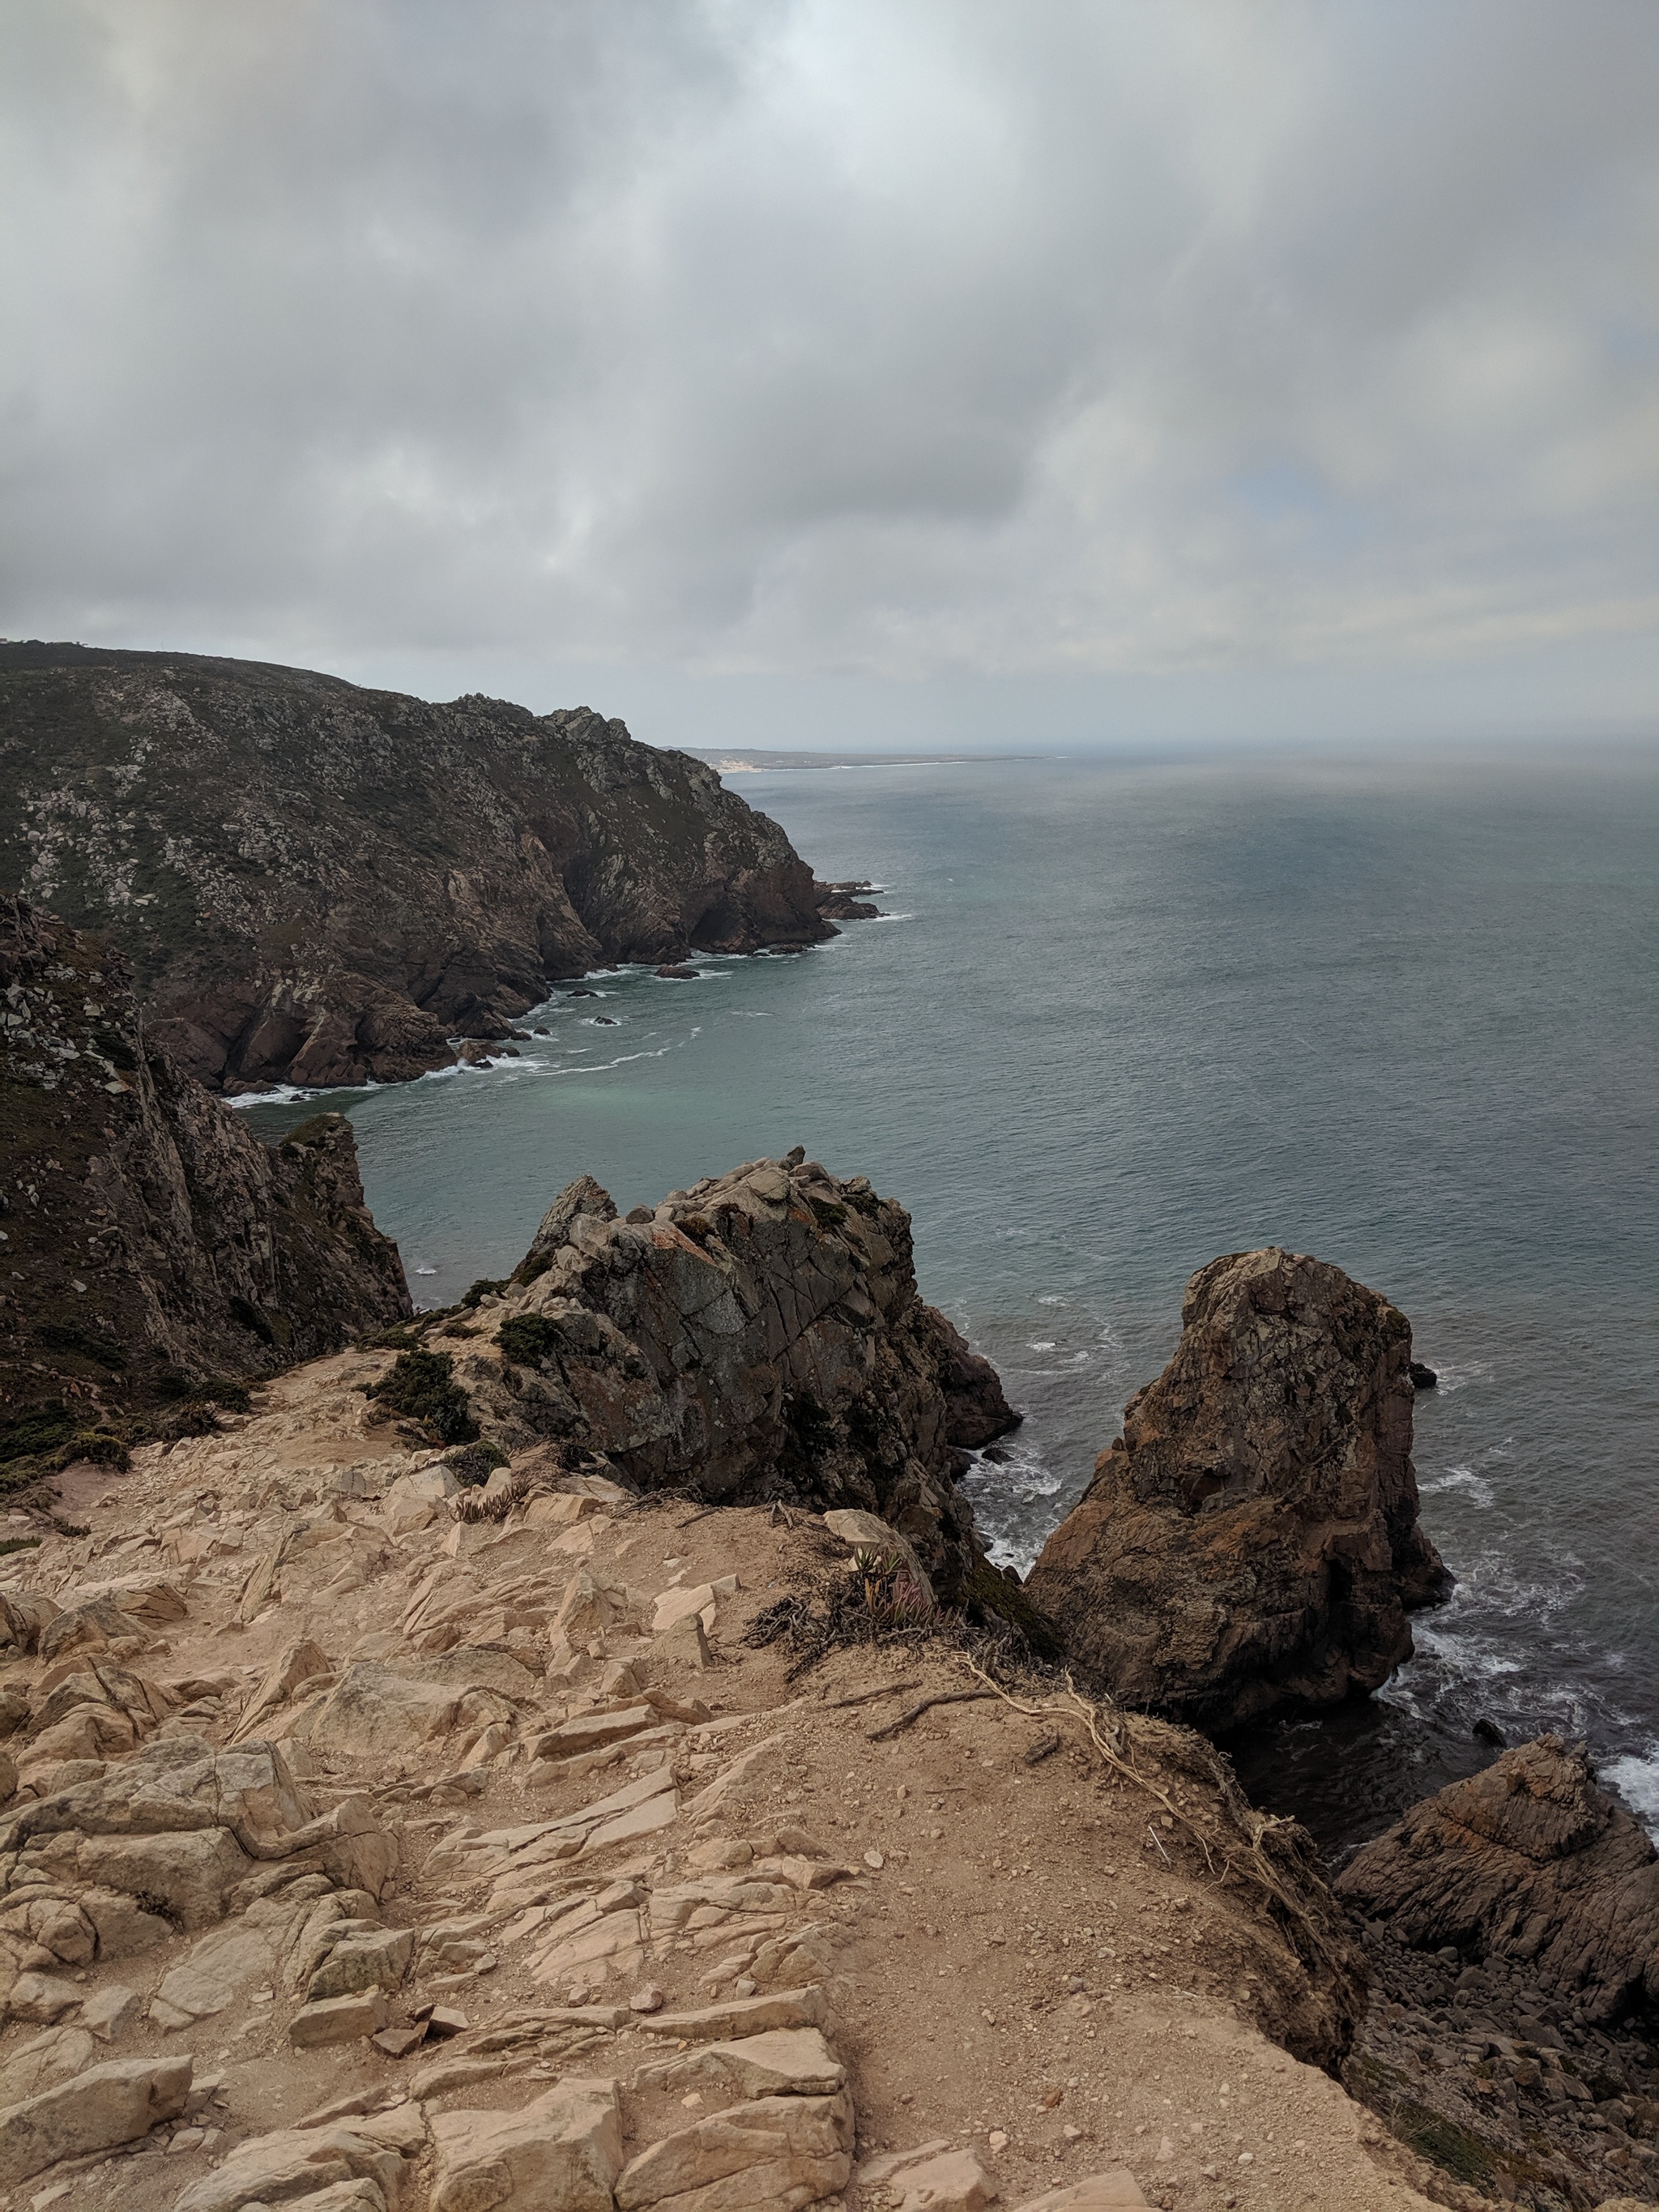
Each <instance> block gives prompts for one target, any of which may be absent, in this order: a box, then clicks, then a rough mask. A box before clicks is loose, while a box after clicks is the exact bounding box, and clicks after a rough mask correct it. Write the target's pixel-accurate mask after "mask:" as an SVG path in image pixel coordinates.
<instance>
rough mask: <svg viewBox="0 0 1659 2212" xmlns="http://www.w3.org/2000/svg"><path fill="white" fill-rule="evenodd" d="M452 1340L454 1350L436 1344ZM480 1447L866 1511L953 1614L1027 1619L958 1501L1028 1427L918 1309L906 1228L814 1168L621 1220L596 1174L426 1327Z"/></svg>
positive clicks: (861, 1187) (775, 1171) (975, 1362)
mask: <svg viewBox="0 0 1659 2212" xmlns="http://www.w3.org/2000/svg"><path fill="white" fill-rule="evenodd" d="M446 1329H447V1332H448V1334H447V1335H446V1334H442V1332H443V1331H444V1330H446ZM454 1339H459V1340H460V1341H459V1343H455V1344H454V1346H453V1351H451V1352H449V1353H448V1355H447V1356H449V1357H450V1358H451V1359H452V1361H453V1377H454V1381H455V1383H456V1385H457V1386H458V1387H459V1388H461V1389H465V1392H466V1393H467V1395H468V1399H469V1402H470V1405H471V1410H472V1417H473V1418H474V1419H477V1421H478V1422H479V1423H481V1425H483V1430H484V1431H485V1433H486V1435H487V1436H488V1437H492V1438H494V1439H495V1440H496V1441H497V1442H499V1443H501V1445H502V1446H503V1447H505V1448H507V1449H512V1450H517V1449H521V1448H523V1447H525V1446H528V1445H530V1444H532V1443H556V1444H559V1445H561V1446H563V1447H568V1448H569V1449H573V1450H574V1451H577V1452H590V1453H599V1454H603V1455H605V1463H606V1470H607V1472H609V1473H611V1474H614V1475H616V1476H617V1478H618V1479H619V1480H623V1481H624V1482H626V1483H628V1484H629V1485H630V1486H639V1487H641V1488H643V1489H655V1488H660V1487H662V1486H680V1487H684V1488H685V1489H687V1490H689V1491H691V1492H695V1493H696V1495H697V1496H698V1497H700V1498H706V1499H708V1501H709V1502H710V1503H711V1504H716V1503H718V1504H730V1503H734V1502H738V1501H741V1502H744V1503H749V1502H754V1501H757V1500H763V1501H768V1502H769V1501H771V1500H774V1499H776V1500H779V1501H782V1502H786V1503H793V1504H808V1505H811V1506H812V1507H814V1508H816V1509H817V1510H823V1509H824V1508H825V1507H829V1508H844V1509H849V1510H863V1511H866V1512H868V1513H871V1514H873V1515H877V1516H880V1518H881V1519H882V1520H883V1521H884V1522H887V1523H888V1524H890V1526H891V1527H893V1528H896V1530H897V1531H898V1532H899V1534H900V1535H901V1536H902V1537H903V1538H904V1539H906V1540H907V1541H908V1544H909V1545H910V1546H911V1547H914V1549H915V1552H916V1553H917V1554H918V1555H919V1556H920V1558H921V1561H922V1563H923V1565H924V1566H925V1567H926V1569H927V1572H928V1574H929V1575H930V1576H931V1577H933V1579H934V1581H935V1583H936V1584H937V1589H938V1594H939V1596H940V1598H941V1599H943V1600H945V1601H948V1602H953V1603H960V1602H964V1601H965V1602H970V1603H976V1604H981V1605H984V1606H987V1607H989V1609H990V1610H992V1611H993V1612H1004V1613H1010V1614H1012V1615H1022V1614H1024V1613H1026V1612H1027V1609H1026V1608H1024V1606H1023V1604H1022V1600H1021V1594H1020V1592H1019V1589H1018V1584H1017V1583H1014V1582H1012V1580H1011V1579H1010V1578H1009V1577H1006V1576H1004V1575H1001V1574H1000V1573H999V1572H998V1571H997V1570H996V1569H994V1568H993V1567H991V1566H990V1565H988V1564H987V1561H986V1560H985V1558H984V1555H983V1548H982V1546H981V1543H980V1541H979V1539H978V1536H977V1534H976V1533H975V1529H974V1525H973V1517H972V1515H971V1513H970V1511H969V1509H968V1507H967V1505H966V1504H965V1503H964V1502H963V1500H962V1499H961V1498H959V1496H958V1495H957V1490H956V1479H957V1475H958V1474H959V1473H960V1472H961V1469H962V1467H963V1464H964V1461H963V1450H964V1448H965V1447H971V1446H973V1445H976V1444H979V1443H983V1442H985V1441H987V1439H988V1437H991V1436H994V1435H1000V1434H1001V1433H1002V1432H1003V1431H1005V1430H1007V1429H1010V1428H1012V1426H1013V1425H1014V1423H1015V1421H1016V1419H1018V1416H1017V1415H1016V1414H1015V1413H1013V1412H1012V1409H1011V1408H1010V1407H1009V1405H1008V1403H1007V1401H1006V1399H1005V1398H1004V1396H1003V1395H1002V1388H1001V1385H1000V1383H999V1382H998V1380H997V1376H996V1373H995V1370H994V1369H993V1368H992V1367H991V1365H990V1364H989V1362H988V1361H987V1360H984V1359H981V1358H978V1356H977V1355H976V1354H975V1353H974V1352H970V1351H969V1348H968V1346H966V1345H965V1344H964V1343H963V1340H962V1339H961V1337H960V1336H958V1335H957V1332H956V1331H955V1330H954V1329H953V1328H951V1325H950V1323H949V1322H947V1321H946V1320H945V1317H944V1316H943V1315H941V1314H939V1313H938V1312H936V1311H935V1310H934V1309H933V1307H931V1306H929V1305H927V1304H924V1303H923V1301H922V1298H921V1295H920V1293H919V1291H918V1290H917V1287H916V1279H915V1267H914V1265H913V1263H912V1259H911V1249H910V1219H909V1216H908V1214H907V1213H906V1212H905V1211H904V1209H903V1207H902V1206H898V1205H896V1204H895V1203H894V1202H893V1201H892V1200H890V1199H884V1198H882V1197H879V1196H878V1194H877V1193H876V1192H875V1191H873V1190H872V1188H871V1187H870V1184H869V1182H867V1181H866V1179H865V1178H864V1177H862V1176H854V1177H851V1178H850V1179H848V1181H845V1182H841V1181H838V1180H837V1179H836V1177H835V1176H831V1175H829V1173H828V1172H827V1171H826V1170H824V1169H823V1168H822V1167H820V1166H819V1165H818V1164H817V1162H816V1161H812V1160H807V1159H805V1158H803V1156H802V1154H801V1153H800V1152H799V1150H798V1151H796V1152H792V1153H791V1154H790V1155H789V1156H788V1157H787V1158H786V1159H783V1160H757V1161H752V1162H750V1164H748V1165H747V1166H744V1167H741V1168H737V1169H734V1170H732V1173H730V1174H729V1175H725V1176H718V1177H714V1178H711V1179H709V1180H708V1181H706V1182H700V1183H696V1184H695V1185H694V1186H693V1187H692V1188H690V1190H684V1191H675V1192H673V1193H671V1194H670V1195H669V1197H668V1198H666V1199H665V1200H664V1201H663V1203H662V1204H661V1205H660V1206H657V1207H656V1208H655V1210H654V1211H650V1212H648V1211H647V1210H646V1209H645V1208H643V1207H641V1208H640V1209H638V1210H637V1211H636V1212H635V1213H633V1214H630V1215H629V1218H628V1219H627V1220H626V1221H621V1220H618V1219H617V1209H616V1207H615V1206H614V1205H613V1204H612V1202H611V1199H610V1197H609V1196H608V1195H607V1194H606V1193H605V1191H603V1190H601V1189H600V1188H599V1185H598V1184H597V1183H595V1182H593V1181H592V1178H591V1177H589V1176H582V1177H580V1179H579V1180H578V1181H577V1182H574V1183H572V1184H571V1185H570V1186H569V1188H568V1189H567V1190H565V1191H563V1192H562V1193H561V1194H560V1195H559V1197H558V1198H557V1199H556V1200H555V1201H554V1203H553V1205H552V1206H550V1209H549V1211H548V1212H547V1215H546V1218H544V1221H543V1222H542V1225H541V1226H540V1228H539V1229H538V1231H537V1233H536V1237H535V1239H534V1241H533V1243H532V1245H531V1247H530V1249H529V1251H528V1252H527V1253H526V1255H525V1258H524V1260H523V1261H522V1262H521V1263H520V1267H518V1269H517V1270H516V1271H515V1273H514V1276H513V1279H512V1280H511V1281H510V1282H508V1283H506V1284H502V1285H496V1286H494V1287H485V1288H484V1289H483V1291H482V1293H481V1295H480V1298H479V1302H478V1304H477V1305H476V1306H475V1307H473V1308H471V1310H467V1311H465V1312H463V1313H461V1314H459V1315H457V1316H453V1318H452V1319H451V1320H450V1321H448V1322H440V1323H437V1324H435V1325H434V1326H433V1328H431V1329H429V1330H428V1341H429V1342H430V1343H432V1344H433V1345H434V1346H436V1345H438V1344H440V1343H443V1344H444V1345H446V1346H448V1345H450V1344H451V1343H452V1342H453V1340H454Z"/></svg>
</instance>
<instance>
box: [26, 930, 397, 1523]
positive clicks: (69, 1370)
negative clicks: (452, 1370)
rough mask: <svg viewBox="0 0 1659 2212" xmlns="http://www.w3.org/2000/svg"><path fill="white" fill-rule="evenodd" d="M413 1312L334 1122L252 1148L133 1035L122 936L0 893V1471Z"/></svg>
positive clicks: (338, 1121)
mask: <svg viewBox="0 0 1659 2212" xmlns="http://www.w3.org/2000/svg"><path fill="white" fill-rule="evenodd" d="M409 1310H410V1304H409V1292H408V1289H407V1286H406V1285H405V1284H404V1277H403V1270H402V1267H401V1266H400V1264H399V1262H398V1251H397V1247H396V1246H395V1245H394V1244H392V1243H391V1242H390V1241H389V1240H388V1239H387V1238H386V1237H382V1236H381V1235H380V1231H378V1230H377V1229H376V1228H375V1226H374V1222H373V1221H372V1220H371V1219H370V1218H369V1215H368V1211H367V1209H366V1208H365V1206H364V1205H363V1193H362V1184H361V1182H359V1180H358V1176H357V1162H356V1147H355V1146H354V1145H353V1142H352V1137H351V1128H350V1124H349V1122H347V1121H343V1119H342V1118H341V1117H340V1116H339V1115H334V1114H328V1115H318V1116H317V1117H316V1118H315V1119H314V1120H313V1121H308V1122H307V1123H306V1124H305V1125H304V1126H303V1127H301V1128H299V1129H296V1130H295V1131H294V1132H293V1133H292V1134H291V1135H289V1137H288V1138H287V1139H284V1141H283V1143H282V1144H280V1145H276V1146H266V1145H262V1144H259V1143H258V1142H257V1141H256V1140H255V1139H253V1138H252V1137H251V1136H249V1135H248V1133H247V1132H246V1130H245V1129H243V1128H242V1127H240V1124H239V1123H238V1122H237V1121H236V1119H235V1117H234V1115H232V1114H231V1113H230V1111H229V1110H228V1109H227V1108H226V1107H224V1106H223V1105H222V1104H221V1103H219V1102H218V1101H217V1100H216V1099H214V1098H211V1097H209V1096H208V1094H207V1093H206V1092H205V1091H203V1090H202V1089H201V1087H200V1086H199V1085H197V1084H195V1083H193V1082H191V1080H190V1079H189V1078H188V1077H187V1076H185V1075H183V1074H182V1073H180V1071H179V1069H178V1068H177V1067H176V1066H174V1065H173V1062H172V1061H171V1060H170V1059H169V1058H168V1056H167V1054H166V1053H165V1052H164V1051H162V1050H161V1048H159V1047H157V1046H156V1045H155V1043H154V1042H153V1041H152V1040H151V1039H150V1038H149V1037H148V1036H146V1035H145V1034H144V1033H143V1029H142V1027H141V1024H140V1022H139V1019H138V1015H137V1007H136V1006H135V1003H134V998H133V993H132V988H131V982H130V981H129V978H128V975H127V972H126V969H125V963H123V962H122V960H121V959H120V957H119V956H118V954H115V953H113V952H112V951H109V950H108V949H107V948H106V947H104V946H101V945H99V944H98V942H97V941H96V940H95V939H92V938H90V937H88V936H87V935H85V934H84V933H81V932H79V931H76V930H72V929H70V927H68V926H67V925H66V924H64V923H62V922H60V921H55V920H53V919H52V918H51V917H49V916H46V915H39V914H36V913H35V912H33V910H32V909H31V908H29V907H28V906H27V904H25V903H24V902H22V901H21V900H18V899H6V900H3V901H0V1473H3V1474H6V1475H8V1476H9V1477H10V1478H11V1479H12V1480H21V1479H24V1478H27V1477H29V1476H31V1475H32V1474H33V1473H35V1472H37V1471H38V1470H39V1469H40V1467H41V1466H42V1465H43V1464H45V1463H46V1462H49V1461H50V1460H52V1458H54V1457H58V1456H61V1455H62V1453H63V1452H64V1450H65V1449H73V1448H75V1446H76V1440H77V1439H78V1440H79V1444H80V1447H81V1448H82V1449H93V1450H96V1451H99V1452H101V1453H102V1454H103V1455H105V1456H106V1457H112V1458H113V1457H119V1456H120V1455H121V1453H122V1450H123V1445H122V1442H121V1438H122V1436H123V1434H124V1433H125V1427H124V1422H125V1417H128V1416H131V1415H133V1414H136V1413H152V1414H155V1413H160V1412H161V1411H164V1410H165V1409H167V1408H170V1407H171V1408H173V1409H175V1414H176V1409H178V1408H179V1407H184V1406H187V1405H188V1404H189V1401H191V1400H194V1399H197V1398H199V1397H201V1396H202V1395H203V1394H204V1392H206V1393H209V1394H211V1393H213V1392H215V1391H223V1390H225V1389H228V1387H229V1385H228V1381H227V1378H231V1379H232V1380H234V1379H237V1378H240V1379H243V1380H245V1379H246V1378H247V1377H248V1376H257V1375H261V1374H270V1373H271V1372H273V1371H274V1370H276V1369H277V1368H279V1367H283V1366H286V1365H289V1364H292V1363H293V1362H294V1361H295V1360H297V1359H304V1358H310V1357H312V1356H313V1355H314V1354H316V1353H317V1352H323V1351H327V1350H331V1349H332V1348H333V1347H335V1346H337V1345H340V1344H343V1343H344V1342H345V1341H346V1340H348V1339H349V1338H351V1337H353V1336H356V1335H360V1334H362V1333H363V1332H364V1331H365V1330H370V1329H377V1328H384V1327H386V1324H387V1323H389V1322H393V1321H395V1320H397V1319H398V1317H399V1316H402V1315H404V1314H407V1313H408V1312H409ZM232 1395H234V1393H233V1394H232ZM197 1411H198V1413H199V1408H198V1409H197Z"/></svg>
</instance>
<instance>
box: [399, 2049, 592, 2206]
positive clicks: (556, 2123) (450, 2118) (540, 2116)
mask: <svg viewBox="0 0 1659 2212" xmlns="http://www.w3.org/2000/svg"><path fill="white" fill-rule="evenodd" d="M432 2133H433V2137H434V2140H435V2142H436V2144H437V2152H438V2156H437V2168H436V2172H435V2176H434V2179H433V2185H432V2203H431V2212H480V2209H481V2208H483V2207H485V2206H488V2207H489V2208H491V2212H493V2208H494V2207H495V2206H497V2205H501V2206H503V2207H505V2208H506V2212H543V2208H544V2207H553V2206H557V2207H558V2212H612V2197H611V2191H612V2188H613V2186H614V2185H615V2183H616V2180H617V2176H618V2174H620V2173H621V2172H622V2166H623V2134H622V2107H621V2105H620V2104H619V2102H618V2101H617V2085H616V2083H615V2082H614V2081H600V2080H595V2079H582V2078H580V2077H571V2078H568V2079H566V2080H565V2081H561V2082H560V2083H559V2084H558V2086H557V2087H556V2088H553V2089H550V2090H549V2091H548V2092H547V2093H546V2094H545V2095H544V2096H541V2097H538V2098H537V2099H536V2100H535V2101H534V2103H533V2104H529V2105H526V2106H521V2107H520V2110H519V2111H517V2112H439V2113H436V2114H435V2115H434V2117H433V2121H432Z"/></svg>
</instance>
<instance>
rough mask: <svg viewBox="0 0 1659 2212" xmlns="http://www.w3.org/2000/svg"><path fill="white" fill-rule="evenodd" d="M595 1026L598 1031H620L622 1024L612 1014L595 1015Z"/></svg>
mask: <svg viewBox="0 0 1659 2212" xmlns="http://www.w3.org/2000/svg"><path fill="white" fill-rule="evenodd" d="M593 1026H594V1028H595V1029H596V1030H619V1029H620V1028H621V1027H622V1024H621V1023H620V1022H619V1021H617V1020H616V1019H615V1018H613V1017H612V1016H611V1015H610V1014H595V1015H594V1017H593Z"/></svg>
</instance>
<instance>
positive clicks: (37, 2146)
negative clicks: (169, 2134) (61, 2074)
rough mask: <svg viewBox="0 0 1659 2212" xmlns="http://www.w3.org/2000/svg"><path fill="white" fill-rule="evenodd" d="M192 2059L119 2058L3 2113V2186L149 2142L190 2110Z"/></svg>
mask: <svg viewBox="0 0 1659 2212" xmlns="http://www.w3.org/2000/svg"><path fill="white" fill-rule="evenodd" d="M191 2071H192V2067H191V2060H190V2059H189V2058H187V2057H178V2058H118V2059H114V2060H112V2061H111V2062H110V2063H108V2064H107V2065H104V2066H91V2067H88V2069H87V2070H86V2072H85V2073H83V2074H76V2075H71V2076H70V2079H69V2080H68V2081H59V2082H58V2083H56V2084H55V2085H54V2086H53V2087H52V2088H50V2089H43V2090H41V2091H40V2093H39V2094H38V2095H36V2096H33V2097H26V2098H25V2099H24V2100H23V2101H22V2102H21V2104H18V2105H9V2106H7V2107H6V2109H5V2110H4V2111H3V2112H0V2183H9V2182H15V2181H27V2179H28V2178H29V2176H30V2175H31V2174H34V2173H40V2172H42V2171H44V2169H45V2168H46V2167H47V2166H55V2165H56V2164H57V2162H58V2160H59V2159H60V2158H76V2157H79V2156H80V2155H81V2154H82V2153H84V2152H87V2151H93V2150H108V2149H110V2148H112V2147H113V2146H114V2145H115V2144H116V2143H124V2142H131V2141H132V2140H133V2138H134V2137H135V2136H142V2135H147V2134H148V2133H149V2130H150V2129H151V2128H153V2127H155V2125H156V2124H157V2123H158V2122H159V2121H161V2120H170V2119H173V2118H175V2117H176V2116H177V2115H178V2114H179V2112H183V2110H184V2109H185V2097H186V2096H187V2095H188V2093H189V2091H190V2081H191Z"/></svg>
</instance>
